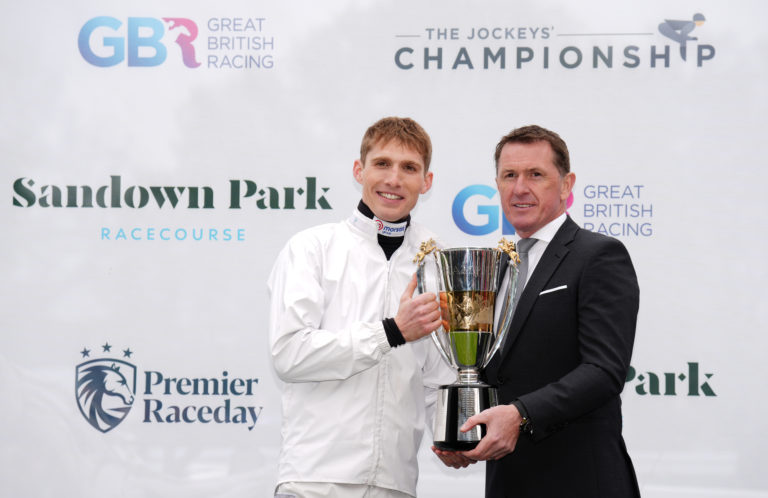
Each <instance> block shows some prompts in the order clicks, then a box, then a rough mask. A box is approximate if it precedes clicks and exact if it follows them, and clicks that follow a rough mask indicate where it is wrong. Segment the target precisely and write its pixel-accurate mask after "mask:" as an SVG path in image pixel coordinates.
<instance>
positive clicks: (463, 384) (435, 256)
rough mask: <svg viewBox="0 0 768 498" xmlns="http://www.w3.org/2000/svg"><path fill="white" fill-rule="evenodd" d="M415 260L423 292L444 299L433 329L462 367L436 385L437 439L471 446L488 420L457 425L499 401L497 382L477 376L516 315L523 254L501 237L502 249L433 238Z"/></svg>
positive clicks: (447, 355) (445, 445) (459, 447)
mask: <svg viewBox="0 0 768 498" xmlns="http://www.w3.org/2000/svg"><path fill="white" fill-rule="evenodd" d="M415 261H416V262H417V263H418V267H417V270H416V276H417V280H418V290H419V293H425V292H433V293H435V294H436V295H437V296H438V299H439V302H440V310H441V313H442V326H441V327H440V328H439V329H437V330H435V331H434V332H432V339H433V340H434V342H435V344H436V345H437V348H438V350H439V351H440V353H441V355H442V357H443V359H444V360H445V361H447V362H448V364H449V365H451V366H452V367H453V368H456V369H457V370H458V373H459V376H458V381H457V382H456V383H454V384H451V385H447V386H441V387H440V389H439V390H438V395H437V410H436V413H435V425H434V443H435V446H436V447H437V448H439V449H443V450H453V451H464V450H471V449H472V448H474V447H475V446H477V443H479V442H480V439H481V438H482V437H483V436H484V435H485V426H484V425H482V424H481V425H478V426H475V427H474V428H472V429H471V430H470V431H467V432H461V431H459V427H461V426H462V425H463V424H464V422H466V420H467V419H468V418H469V417H471V416H473V415H476V414H478V413H480V412H481V411H483V410H485V409H487V408H491V407H493V406H496V405H497V404H498V402H499V401H498V393H497V391H496V388H495V387H492V386H489V385H488V384H485V383H483V382H482V381H480V378H479V376H480V370H482V369H483V368H485V367H486V366H487V365H488V362H489V361H490V359H491V357H492V356H493V355H494V353H496V351H497V350H498V349H499V348H500V347H501V345H502V343H503V341H504V337H505V336H506V333H507V330H508V329H509V324H510V322H511V321H512V312H513V311H514V305H513V300H514V289H515V284H516V283H517V264H519V261H520V260H519V258H518V256H517V253H516V252H515V245H514V244H513V243H512V242H509V241H506V240H504V239H502V240H501V242H499V248H498V249H493V248H479V247H457V248H451V249H437V248H436V247H435V245H434V241H432V240H429V241H427V242H425V243H423V244H422V245H421V251H420V252H419V254H418V255H417V256H416V260H415ZM507 271H509V278H507V279H506V280H505V279H504V275H505V273H506V272H507ZM502 284H503V288H502ZM494 318H495V319H494Z"/></svg>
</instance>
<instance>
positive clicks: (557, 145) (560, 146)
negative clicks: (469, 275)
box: [493, 125, 571, 176]
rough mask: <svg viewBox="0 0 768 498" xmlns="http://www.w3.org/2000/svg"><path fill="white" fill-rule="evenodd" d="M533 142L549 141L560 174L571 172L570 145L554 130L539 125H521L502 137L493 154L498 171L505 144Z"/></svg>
mask: <svg viewBox="0 0 768 498" xmlns="http://www.w3.org/2000/svg"><path fill="white" fill-rule="evenodd" d="M533 142H547V143H549V146H550V147H552V152H553V153H554V156H555V166H556V167H557V169H558V170H559V171H560V175H561V176H565V175H567V174H568V173H570V171H571V159H570V156H569V155H568V146H567V145H565V141H564V140H563V139H562V138H560V135H558V134H557V133H555V132H554V131H550V130H547V129H546V128H542V127H541V126H537V125H528V126H521V127H520V128H515V129H514V130H512V131H510V132H509V133H507V134H506V135H504V136H503V137H501V140H500V141H499V143H498V144H497V145H496V153H495V154H494V156H493V157H494V163H495V165H496V171H497V172H498V170H499V157H500V156H501V149H503V148H504V146H505V145H507V144H510V143H524V144H529V143H533Z"/></svg>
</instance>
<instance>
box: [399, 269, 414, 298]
mask: <svg viewBox="0 0 768 498" xmlns="http://www.w3.org/2000/svg"><path fill="white" fill-rule="evenodd" d="M415 290H416V274H415V273H414V274H413V276H412V277H411V281H410V282H408V286H407V287H406V288H405V292H403V296H402V297H401V298H400V301H403V300H405V299H409V298H411V297H413V293H414V291H415Z"/></svg>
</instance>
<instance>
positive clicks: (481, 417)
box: [459, 412, 485, 432]
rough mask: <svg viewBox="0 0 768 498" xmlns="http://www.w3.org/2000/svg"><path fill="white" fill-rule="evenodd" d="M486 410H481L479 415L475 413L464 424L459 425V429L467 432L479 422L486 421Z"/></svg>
mask: <svg viewBox="0 0 768 498" xmlns="http://www.w3.org/2000/svg"><path fill="white" fill-rule="evenodd" d="M483 413H484V412H480V413H478V414H477V415H473V416H471V417H469V418H468V419H467V421H466V422H464V425H462V426H461V427H459V430H460V431H461V432H467V431H468V430H470V429H472V428H473V427H475V426H476V425H478V424H483V423H485V416H484V415H483Z"/></svg>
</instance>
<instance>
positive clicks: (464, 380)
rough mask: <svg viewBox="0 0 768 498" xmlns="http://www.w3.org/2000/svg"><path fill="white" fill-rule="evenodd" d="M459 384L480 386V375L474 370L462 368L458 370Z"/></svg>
mask: <svg viewBox="0 0 768 498" xmlns="http://www.w3.org/2000/svg"><path fill="white" fill-rule="evenodd" d="M459 384H482V383H481V382H480V374H479V373H478V371H477V370H475V369H474V368H462V369H460V370H459Z"/></svg>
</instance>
